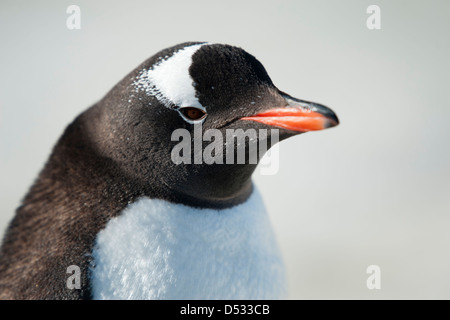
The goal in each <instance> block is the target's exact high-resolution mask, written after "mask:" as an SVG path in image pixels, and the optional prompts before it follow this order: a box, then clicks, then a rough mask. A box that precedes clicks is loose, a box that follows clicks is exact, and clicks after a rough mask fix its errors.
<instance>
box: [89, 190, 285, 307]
mask: <svg viewBox="0 0 450 320" xmlns="http://www.w3.org/2000/svg"><path fill="white" fill-rule="evenodd" d="M93 258H94V267H93V268H92V270H91V283H92V290H93V296H94V299H279V298H285V296H284V294H285V282H284V280H285V279H284V268H283V263H282V260H281V257H280V255H279V252H278V248H277V244H276V241H275V237H274V234H273V232H272V228H271V225H270V221H269V217H268V215H267V213H266V210H265V208H264V205H263V203H262V200H261V197H260V195H259V193H258V192H257V191H256V190H255V191H254V192H253V194H252V196H251V197H250V198H249V199H248V201H246V202H245V203H244V204H241V205H239V206H236V207H234V208H231V209H226V210H212V209H196V208H191V207H187V206H184V205H179V204H173V203H169V202H167V201H163V200H155V199H148V198H142V199H140V200H139V201H137V202H135V203H133V204H132V205H131V206H129V207H128V208H127V209H125V210H124V211H123V212H122V214H121V215H120V216H118V217H117V218H115V219H112V220H111V221H109V222H108V224H107V225H106V228H105V229H104V230H102V231H101V232H100V233H99V234H98V236H97V242H96V246H95V248H94V251H93Z"/></svg>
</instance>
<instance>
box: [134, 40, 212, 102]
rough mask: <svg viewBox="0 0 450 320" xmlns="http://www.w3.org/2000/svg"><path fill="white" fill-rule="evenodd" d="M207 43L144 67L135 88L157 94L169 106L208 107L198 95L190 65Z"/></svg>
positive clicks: (187, 48) (183, 50) (183, 49)
mask: <svg viewBox="0 0 450 320" xmlns="http://www.w3.org/2000/svg"><path fill="white" fill-rule="evenodd" d="M208 44H209V43H202V44H196V45H191V46H188V47H184V48H182V49H181V50H178V51H177V52H175V53H174V54H173V55H172V56H171V57H169V58H167V59H163V60H162V61H160V62H159V63H157V64H156V65H154V66H153V67H152V68H150V69H148V70H142V71H141V73H140V74H139V76H138V77H137V79H136V81H135V82H134V85H135V87H136V90H144V91H145V92H146V93H147V94H148V95H152V96H155V97H156V98H157V99H158V100H159V102H161V103H162V104H163V105H164V106H166V107H168V108H171V107H173V106H178V107H181V108H182V107H195V108H200V109H203V110H205V107H204V106H202V105H201V104H200V102H199V101H198V99H197V97H196V93H195V88H194V86H193V79H192V77H191V76H190V74H189V67H190V66H191V63H192V56H193V55H194V53H195V52H196V51H197V50H198V49H200V48H201V47H202V46H204V45H208Z"/></svg>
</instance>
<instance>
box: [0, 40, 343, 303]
mask: <svg viewBox="0 0 450 320" xmlns="http://www.w3.org/2000/svg"><path fill="white" fill-rule="evenodd" d="M337 123H338V120H337V117H336V116H335V115H334V113H333V112H332V111H331V110H330V109H328V108H326V107H325V106H322V105H319V104H315V103H311V102H307V101H303V100H299V99H296V98H293V97H291V96H289V95H287V94H286V93H284V92H281V91H280V90H278V89H277V88H276V87H275V86H274V84H273V83H272V81H271V79H270V78H269V76H268V75H267V72H266V71H265V69H264V67H263V66H262V64H261V63H260V62H259V61H258V60H256V58H254V57H253V56H251V55H250V54H248V53H247V52H245V51H244V50H242V49H240V48H236V47H232V46H228V45H221V44H208V43H199V42H191V43H183V44H179V45H177V46H174V47H171V48H168V49H165V50H162V51H161V52H159V53H158V54H156V55H154V56H153V57H151V58H149V59H148V60H147V61H145V62H144V63H142V64H141V65H140V66H138V67H137V68H136V69H135V70H133V71H132V72H131V73H130V74H128V75H127V76H126V77H125V78H124V79H123V80H122V81H120V82H119V83H118V84H117V85H116V86H115V87H114V88H113V89H112V90H111V91H110V92H109V93H108V94H107V95H106V96H105V97H104V98H103V99H102V100H100V101H99V102H98V103H96V104H95V105H94V106H92V107H90V108H89V109H87V110H86V111H85V112H83V113H82V114H81V115H80V116H78V117H77V118H76V119H75V120H74V121H73V122H72V123H71V124H70V125H69V126H68V127H67V129H66V130H65V132H64V133H63V135H62V137H61V138H60V139H59V141H58V143H57V144H56V146H55V147H54V149H53V152H52V154H51V156H50V158H49V160H48V161H47V163H46V165H45V167H44V169H43V170H42V172H41V173H40V174H39V176H38V178H37V180H36V181H35V183H34V185H33V186H32V187H31V189H30V191H29V192H28V194H27V195H26V196H25V198H24V200H23V201H22V204H21V206H20V207H19V208H18V209H17V212H16V215H15V217H14V218H13V220H12V221H11V223H10V225H9V228H8V229H7V232H6V234H5V237H4V239H3V244H2V247H1V251H0V298H2V299H92V298H94V299H109V298H116V299H147V298H148V299H169V298H172V299H196V298H199V299H200V298H201V299H215V298H224V299H227V298H229V299H233V298H239V299H265V298H282V297H284V295H283V294H284V285H285V284H284V280H283V279H284V275H283V268H282V262H281V258H280V255H279V253H278V251H277V249H276V241H275V238H274V236H273V232H272V231H271V229H270V223H269V221H268V217H267V215H266V213H265V210H264V207H263V204H262V202H261V199H260V197H259V195H258V193H257V191H255V189H254V187H253V185H252V182H251V175H252V173H253V171H254V169H255V167H256V164H255V163H250V162H249V161H247V162H245V163H243V164H242V163H241V164H238V163H236V162H234V163H232V164H228V163H227V164H223V163H225V162H223V163H213V164H211V163H205V162H200V163H198V162H196V161H192V162H188V163H178V162H176V161H174V159H173V152H172V151H173V150H174V147H175V146H176V145H177V143H178V142H179V141H174V139H173V133H174V132H175V131H176V130H180V129H181V130H185V131H184V132H188V133H192V134H193V133H194V132H195V130H196V129H195V128H198V125H201V127H200V128H201V129H200V130H201V132H202V133H205V132H208V130H213V131H214V132H216V133H220V134H223V136H224V137H225V136H226V133H227V132H230V130H238V129H239V130H248V129H252V130H261V129H264V130H267V129H269V128H274V127H275V128H277V129H278V131H277V132H278V133H279V137H277V138H279V139H280V140H283V139H285V138H288V137H291V136H294V135H296V134H299V133H303V132H306V131H310V130H320V129H325V128H328V127H331V126H334V125H337ZM210 132H211V131H210ZM194 136H195V135H194ZM261 139H262V138H259V140H261ZM264 139H266V140H267V141H266V142H267V144H268V145H270V141H271V139H272V136H271V135H270V134H269V135H268V136H265V138H264ZM194 140H195V139H194ZM193 142H194V141H193ZM202 143H203V145H202V147H203V148H202V149H201V150H203V149H204V147H205V144H207V143H206V142H205V141H202ZM227 143H228V142H225V141H224V143H223V145H221V147H223V149H221V150H222V153H219V154H221V155H223V158H226V157H227V156H229V155H230V154H232V155H233V156H232V157H231V158H232V159H234V160H236V157H237V156H236V154H237V153H236V148H237V146H234V145H232V148H231V149H229V146H230V144H229V143H228V145H227ZM250 143H251V139H250V140H246V141H245V142H244V143H242V144H243V146H244V147H248V145H249V144H250ZM233 148H234V149H233ZM201 150H200V152H201ZM247 150H248V149H247ZM196 152H198V150H196V149H195V148H193V154H192V158H193V160H195V158H196ZM230 152H231V153H230ZM261 156H262V154H259V158H260V157H261ZM233 157H234V158H233ZM70 266H77V267H78V268H79V269H80V271H81V274H80V284H81V285H80V287H79V288H73V287H71V286H68V283H67V281H68V278H69V276H71V274H70V273H68V268H69V267H70Z"/></svg>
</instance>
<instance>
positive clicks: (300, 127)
mask: <svg viewBox="0 0 450 320" xmlns="http://www.w3.org/2000/svg"><path fill="white" fill-rule="evenodd" d="M284 97H285V99H286V101H287V102H288V105H287V106H286V107H282V108H274V109H269V110H266V111H263V112H261V113H258V114H256V115H254V116H250V117H244V118H242V120H252V121H256V122H260V123H264V124H267V125H271V126H276V127H280V128H284V129H288V130H292V131H297V132H308V131H317V130H323V129H326V128H331V127H334V126H337V125H338V124H339V120H338V118H337V116H336V115H335V113H334V112H333V111H332V110H331V109H329V108H328V107H325V106H323V105H320V104H317V103H314V102H308V101H303V100H299V99H296V98H292V97H290V96H287V95H286V96H284Z"/></svg>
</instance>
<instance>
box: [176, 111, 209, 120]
mask: <svg viewBox="0 0 450 320" xmlns="http://www.w3.org/2000/svg"><path fill="white" fill-rule="evenodd" d="M179 110H180V113H181V115H182V116H183V118H184V119H185V120H186V121H188V122H190V121H199V120H203V119H205V118H206V116H207V113H206V112H205V111H203V110H202V109H199V108H194V107H185V108H180V109H179Z"/></svg>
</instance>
